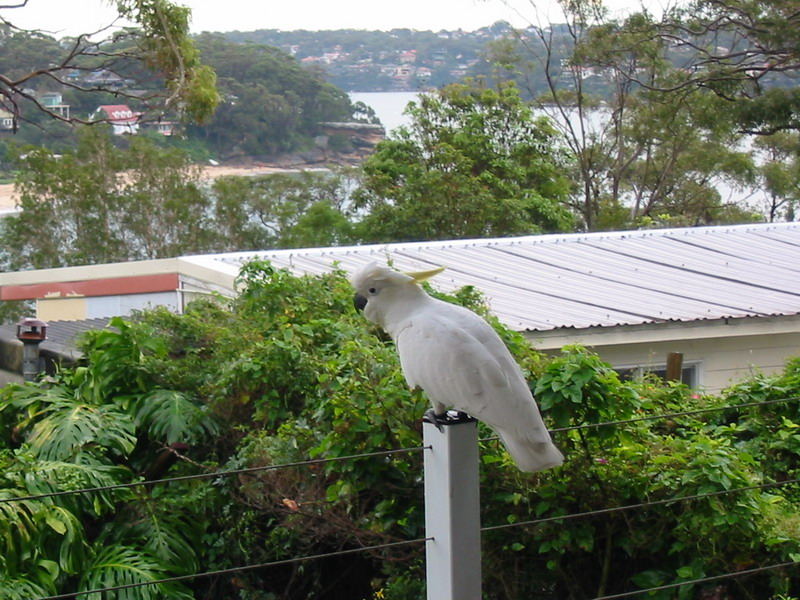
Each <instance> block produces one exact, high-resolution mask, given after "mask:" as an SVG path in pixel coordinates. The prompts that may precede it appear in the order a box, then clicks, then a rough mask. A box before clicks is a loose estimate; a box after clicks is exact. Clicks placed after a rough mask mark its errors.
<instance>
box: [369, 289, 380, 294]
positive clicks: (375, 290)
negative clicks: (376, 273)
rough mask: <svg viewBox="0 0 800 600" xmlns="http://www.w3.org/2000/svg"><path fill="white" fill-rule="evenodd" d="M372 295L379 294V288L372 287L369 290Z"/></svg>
mask: <svg viewBox="0 0 800 600" xmlns="http://www.w3.org/2000/svg"><path fill="white" fill-rule="evenodd" d="M367 291H368V292H369V293H370V294H377V293H378V288H374V287H371V288H369V289H368V290H367Z"/></svg>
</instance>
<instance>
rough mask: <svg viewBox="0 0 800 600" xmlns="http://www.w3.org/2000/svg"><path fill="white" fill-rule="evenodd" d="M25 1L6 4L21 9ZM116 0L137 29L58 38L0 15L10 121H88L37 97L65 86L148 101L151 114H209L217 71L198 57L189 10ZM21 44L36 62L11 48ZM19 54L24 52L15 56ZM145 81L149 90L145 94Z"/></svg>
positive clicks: (1, 76)
mask: <svg viewBox="0 0 800 600" xmlns="http://www.w3.org/2000/svg"><path fill="white" fill-rule="evenodd" d="M27 1H28V0H24V1H22V2H20V3H17V4H12V5H9V6H4V7H3V9H4V10H6V11H8V10H11V9H14V8H19V7H21V6H24V5H25V4H27ZM113 4H114V5H115V6H116V8H117V10H118V12H119V14H120V16H121V17H123V18H126V19H128V20H130V21H131V22H133V23H134V24H136V25H137V26H138V28H137V29H121V30H112V27H111V26H109V28H107V29H106V30H105V31H104V32H88V33H86V34H82V35H79V36H77V37H75V38H70V39H64V40H60V41H57V40H54V39H53V38H52V37H50V36H47V35H45V34H43V33H41V32H28V31H25V30H21V29H19V28H17V27H15V26H14V25H13V23H12V21H11V20H10V19H9V18H7V17H6V15H3V16H0V48H2V51H3V52H2V53H3V54H4V55H5V56H6V57H7V59H6V60H10V61H12V63H13V64H11V65H4V67H5V68H3V69H2V70H0V107H2V108H4V109H6V110H8V111H9V112H10V113H11V114H12V115H13V116H14V119H15V122H16V121H19V120H21V119H22V120H30V119H32V118H33V115H35V114H37V113H44V114H46V115H47V116H48V117H50V118H52V119H56V120H58V121H65V122H70V123H74V122H87V119H86V117H83V116H77V115H75V114H69V115H67V114H65V113H63V112H61V111H58V110H56V109H53V108H50V107H48V106H46V105H45V104H44V103H43V102H42V101H41V97H40V93H41V92H44V91H64V90H76V91H80V92H85V93H94V94H96V95H98V96H100V97H103V95H104V94H106V93H111V94H113V95H114V97H123V98H128V99H131V100H134V101H136V103H137V105H142V106H145V107H148V108H149V111H150V115H149V116H150V117H151V118H157V117H159V116H161V115H162V113H163V111H164V110H169V111H173V112H175V113H182V114H185V115H186V116H188V117H189V118H191V119H195V120H198V121H203V120H207V119H208V118H209V117H210V116H211V114H212V113H213V112H214V110H215V108H216V105H217V103H218V101H219V97H218V95H217V91H216V84H215V81H216V76H215V74H214V71H213V70H212V69H211V68H209V67H208V66H206V65H204V64H203V63H202V62H201V61H200V56H199V53H198V51H197V49H196V48H195V46H194V42H193V41H192V39H191V38H190V36H189V16H190V13H191V11H190V10H189V9H188V8H186V7H183V6H180V5H178V4H175V3H173V2H170V1H168V0H115V1H114V2H113ZM109 31H111V35H110V36H106V37H105V38H104V39H101V40H97V39H96V36H97V34H99V33H108V32H109ZM23 42H27V43H26V47H27V48H30V47H31V46H32V45H33V44H35V45H36V47H38V48H39V51H38V52H37V53H36V54H35V57H36V58H35V60H31V56H30V55H28V56H25V54H18V53H16V52H14V46H15V44H19V43H23ZM21 56H25V58H23V59H22V60H20V57H21ZM141 67H146V69H145V70H142V68H141ZM90 73H104V74H106V75H110V76H111V77H113V82H110V81H109V79H111V77H106V78H105V79H104V80H103V79H94V80H90V79H89V78H87V77H85V75H87V74H90ZM137 75H138V78H139V82H138V85H137V84H136V83H134V82H133V81H130V82H129V83H128V84H126V85H125V86H124V87H122V88H121V87H119V86H117V85H116V83H117V82H119V81H124V80H126V79H130V78H131V77H134V76H137ZM142 78H144V81H142ZM142 85H143V86H144V89H146V90H148V93H147V94H145V95H144V96H143V95H142V94H141V88H140V86H142ZM54 87H55V88H56V89H55V90H54V89H53V88H54ZM137 89H138V90H139V91H133V90H137ZM129 90H130V91H129ZM142 102H144V104H141V103H142ZM145 116H146V117H147V116H148V115H145Z"/></svg>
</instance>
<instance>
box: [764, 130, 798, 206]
mask: <svg viewBox="0 0 800 600" xmlns="http://www.w3.org/2000/svg"><path fill="white" fill-rule="evenodd" d="M754 144H755V147H756V148H757V150H758V151H759V153H760V155H761V156H762V157H763V162H762V163H761V164H760V165H759V167H758V177H759V180H760V182H761V185H762V187H763V189H764V190H765V191H766V194H767V202H768V206H767V207H766V213H767V217H768V219H769V220H770V221H775V220H777V219H780V218H785V219H786V220H787V221H793V220H794V219H795V218H796V216H797V208H798V204H800V158H798V152H800V134H798V133H797V132H793V131H791V132H790V131H784V132H780V133H775V134H773V135H769V136H759V137H758V138H757V139H756V140H755V142H754Z"/></svg>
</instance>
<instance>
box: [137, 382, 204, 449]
mask: <svg viewBox="0 0 800 600" xmlns="http://www.w3.org/2000/svg"><path fill="white" fill-rule="evenodd" d="M133 410H134V413H135V419H136V425H137V426H138V427H140V428H143V429H145V430H147V432H148V433H149V435H150V436H151V437H153V438H155V439H158V440H161V441H163V442H166V443H167V444H173V443H175V442H185V443H194V442H197V441H198V440H200V439H202V438H204V437H206V436H208V435H213V434H214V433H216V431H217V425H216V423H215V422H214V421H213V420H212V419H211V417H210V416H209V414H208V413H207V412H206V410H205V409H204V408H203V407H200V406H197V405H196V404H194V403H193V402H192V401H191V400H190V399H189V398H188V397H187V396H186V395H185V394H182V393H181V392H176V391H172V390H154V391H153V392H151V393H150V394H147V395H146V396H143V397H142V398H140V399H137V401H136V402H135V404H134V406H133Z"/></svg>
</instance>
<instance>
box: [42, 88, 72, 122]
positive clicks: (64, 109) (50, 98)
mask: <svg viewBox="0 0 800 600" xmlns="http://www.w3.org/2000/svg"><path fill="white" fill-rule="evenodd" d="M39 102H41V104H42V106H44V107H45V109H47V110H49V111H50V112H51V113H55V114H57V115H59V116H60V117H64V118H65V119H69V104H64V99H63V97H62V96H61V93H60V92H44V93H42V94H39Z"/></svg>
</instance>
